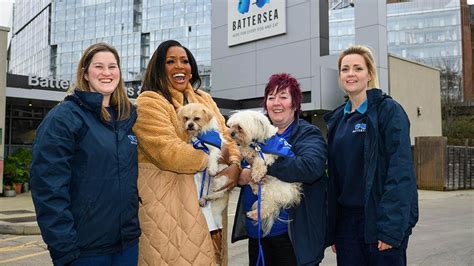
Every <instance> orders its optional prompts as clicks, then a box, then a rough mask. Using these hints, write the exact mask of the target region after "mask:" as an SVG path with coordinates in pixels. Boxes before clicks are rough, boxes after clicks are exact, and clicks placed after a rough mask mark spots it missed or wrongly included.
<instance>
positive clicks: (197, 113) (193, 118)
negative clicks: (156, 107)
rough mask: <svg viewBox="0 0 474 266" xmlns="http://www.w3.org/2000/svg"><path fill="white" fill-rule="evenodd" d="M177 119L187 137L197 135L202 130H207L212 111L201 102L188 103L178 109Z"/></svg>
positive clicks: (209, 125)
mask: <svg viewBox="0 0 474 266" xmlns="http://www.w3.org/2000/svg"><path fill="white" fill-rule="evenodd" d="M177 115H178V119H179V121H180V122H181V124H182V129H183V130H184V131H185V132H187V134H188V136H189V137H193V136H197V135H198V134H199V133H201V132H203V131H204V130H208V129H209V127H211V126H213V125H211V124H210V123H211V120H212V118H213V116H212V112H211V111H210V110H209V108H207V107H206V106H205V105H203V104H201V103H190V104H187V105H184V106H183V107H181V108H179V109H178V113H177Z"/></svg>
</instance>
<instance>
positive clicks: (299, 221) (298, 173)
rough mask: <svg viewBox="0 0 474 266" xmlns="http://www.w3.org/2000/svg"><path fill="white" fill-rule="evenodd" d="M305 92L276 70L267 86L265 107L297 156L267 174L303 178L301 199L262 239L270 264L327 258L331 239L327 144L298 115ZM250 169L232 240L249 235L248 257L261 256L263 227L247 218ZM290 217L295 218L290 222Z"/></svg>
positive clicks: (282, 213)
mask: <svg viewBox="0 0 474 266" xmlns="http://www.w3.org/2000/svg"><path fill="white" fill-rule="evenodd" d="M301 100H302V93H301V89H300V86H299V84H298V82H297V80H296V79H295V78H293V77H292V76H290V75H289V74H275V75H272V76H271V77H270V80H269V82H268V84H267V86H266V88H265V93H264V109H265V111H266V112H267V114H268V116H269V118H270V120H271V122H272V124H273V125H274V126H276V127H277V128H278V133H277V135H278V136H280V137H282V138H284V139H285V140H286V141H287V142H288V143H290V144H291V146H292V148H291V149H292V151H293V152H294V154H295V156H294V157H288V158H284V157H279V158H278V159H277V161H276V162H275V163H274V164H273V165H271V166H270V167H269V168H268V174H269V175H272V176H275V177H277V178H278V179H280V180H282V181H285V182H301V183H303V191H302V193H303V196H302V200H301V203H300V204H299V205H298V206H295V207H293V208H290V209H286V210H281V211H280V214H279V217H280V218H281V219H282V220H284V221H278V220H277V221H275V223H274V224H273V227H272V229H271V231H270V233H269V235H268V236H266V237H265V238H263V239H262V241H261V243H262V248H263V253H264V258H265V265H285V266H289V265H317V264H318V263H319V262H320V261H321V260H322V259H323V257H324V249H325V247H326V246H325V240H326V218H327V217H326V212H327V207H326V206H327V205H326V190H327V186H328V180H327V177H326V175H325V174H324V170H325V167H326V143H325V142H324V139H323V137H322V136H321V132H320V131H319V129H318V128H317V127H316V126H314V125H311V124H309V123H308V122H306V121H304V120H302V119H299V118H298V116H299V113H300V111H301ZM250 171H251V170H250V169H243V170H242V173H241V176H240V180H239V184H240V185H243V186H242V188H241V193H240V196H239V201H238V205H237V211H236V215H235V221H234V228H233V230H232V242H235V241H238V240H242V239H246V238H249V262H250V265H255V263H256V262H257V261H258V253H259V252H258V250H259V247H258V239H257V235H258V231H257V226H256V225H254V223H253V220H250V218H247V217H246V215H245V213H246V212H247V211H249V210H250V209H249V208H250V207H251V205H252V203H253V202H255V195H253V193H252V192H251V189H250V187H249V186H248V185H246V184H247V183H248V182H249V180H250V175H251V172H250ZM286 221H290V222H286Z"/></svg>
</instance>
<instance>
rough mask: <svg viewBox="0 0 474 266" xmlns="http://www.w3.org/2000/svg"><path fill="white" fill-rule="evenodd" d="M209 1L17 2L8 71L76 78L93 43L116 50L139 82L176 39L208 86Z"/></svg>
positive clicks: (127, 76) (127, 75)
mask: <svg viewBox="0 0 474 266" xmlns="http://www.w3.org/2000/svg"><path fill="white" fill-rule="evenodd" d="M210 2H211V1H210V0H117V1H115V0H114V1H112V0H84V1H75V0H55V1H51V0H40V1H30V0H17V1H16V3H15V8H14V16H13V18H14V21H13V29H12V32H13V37H12V41H11V47H10V60H9V67H8V72H9V73H12V74H22V75H28V74H35V75H37V76H40V77H54V78H56V79H61V80H68V81H74V80H75V73H76V67H77V62H79V59H80V57H81V55H82V52H83V51H84V49H85V48H87V47H88V46H89V45H91V44H93V43H97V42H102V41H103V42H107V43H109V44H111V45H113V46H114V47H115V48H117V50H118V52H119V54H120V57H121V64H122V75H123V79H124V80H125V82H126V83H128V84H132V83H134V82H139V81H140V80H141V75H142V74H143V72H144V70H145V68H146V65H147V63H148V59H149V58H150V57H151V55H152V54H153V52H154V50H155V48H156V47H158V45H159V44H160V43H161V42H162V41H164V40H168V39H175V40H177V41H179V42H181V43H182V44H183V45H184V46H186V47H188V48H189V49H190V50H191V52H192V53H193V55H194V56H195V57H196V60H197V62H199V68H200V72H201V73H202V75H203V88H204V89H206V90H209V87H210V77H209V76H210V63H211V36H210V35H211V21H210V8H211V3H210Z"/></svg>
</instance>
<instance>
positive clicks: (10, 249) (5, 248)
mask: <svg viewBox="0 0 474 266" xmlns="http://www.w3.org/2000/svg"><path fill="white" fill-rule="evenodd" d="M36 243H38V242H37V241H31V242H27V243H24V244H21V245H16V246H6V247H1V248H0V252H7V251H15V250H18V249H22V248H26V247H28V246H31V245H32V244H36Z"/></svg>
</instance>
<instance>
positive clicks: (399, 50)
mask: <svg viewBox="0 0 474 266" xmlns="http://www.w3.org/2000/svg"><path fill="white" fill-rule="evenodd" d="M350 2H353V1H348V0H343V1H340V0H329V5H330V11H329V24H330V32H329V36H330V41H329V42H330V53H331V54H334V53H338V52H340V51H341V50H343V49H345V47H347V46H349V45H352V44H354V43H356V42H355V35H354V6H356V5H357V4H358V3H360V2H359V1H355V2H354V5H350V4H349V3H350ZM387 2H388V3H387V44H388V51H389V53H392V54H395V55H398V56H401V57H403V58H407V59H410V60H415V61H418V62H421V63H425V64H427V65H430V66H434V67H437V68H439V69H441V71H442V72H441V75H442V78H441V88H442V94H443V97H450V98H454V100H456V101H463V100H464V101H466V102H470V101H471V102H472V101H474V97H473V93H472V91H473V78H472V72H473V71H472V70H473V69H472V45H471V36H470V23H469V16H470V13H469V7H468V6H467V2H466V0H437V1H429V0H409V1H406V0H405V1H387Z"/></svg>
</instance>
